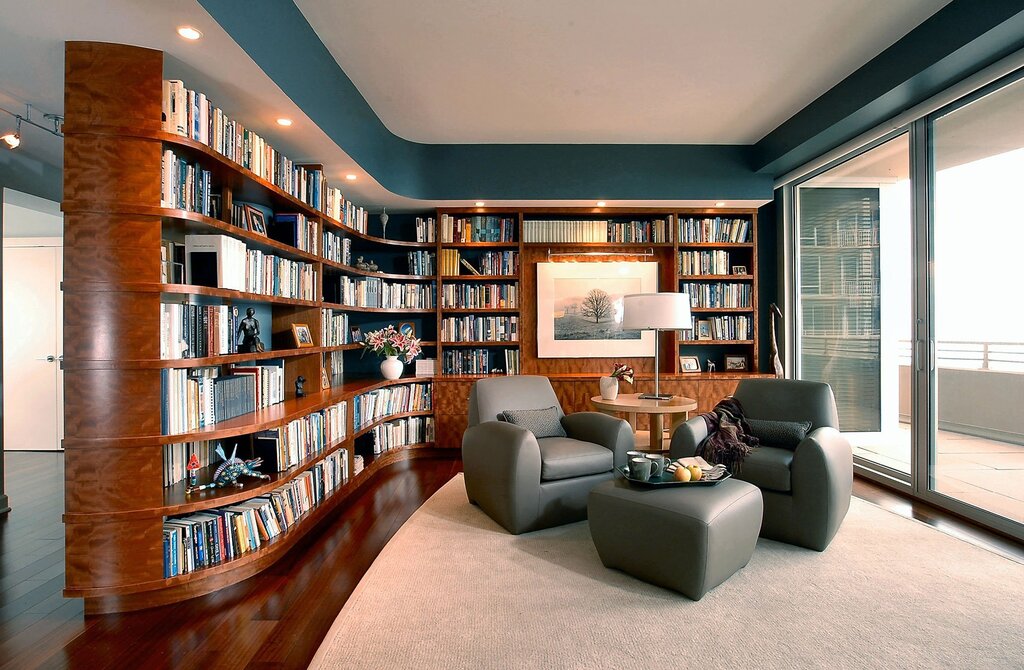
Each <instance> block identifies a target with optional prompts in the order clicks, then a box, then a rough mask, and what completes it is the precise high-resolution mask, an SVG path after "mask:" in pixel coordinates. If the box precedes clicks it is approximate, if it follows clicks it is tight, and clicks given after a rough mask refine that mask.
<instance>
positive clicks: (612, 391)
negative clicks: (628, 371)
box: [598, 377, 619, 400]
mask: <svg viewBox="0 0 1024 670" xmlns="http://www.w3.org/2000/svg"><path fill="white" fill-rule="evenodd" d="M598 384H599V385H600V387H601V399H602V400H615V399H616V398H618V397H619V380H618V379H617V378H616V377H601V379H600V380H598Z"/></svg>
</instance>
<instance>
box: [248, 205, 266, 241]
mask: <svg viewBox="0 0 1024 670" xmlns="http://www.w3.org/2000/svg"><path fill="white" fill-rule="evenodd" d="M245 224H246V226H248V228H249V230H250V231H251V232H253V233H256V234H257V235H263V236H264V237H266V236H267V219H266V217H265V216H264V215H263V212H261V211H260V210H258V209H256V208H255V207H253V206H252V205H246V206H245Z"/></svg>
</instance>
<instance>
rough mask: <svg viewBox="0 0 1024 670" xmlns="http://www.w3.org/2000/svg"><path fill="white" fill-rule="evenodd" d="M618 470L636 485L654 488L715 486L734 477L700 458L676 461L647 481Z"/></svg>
mask: <svg viewBox="0 0 1024 670" xmlns="http://www.w3.org/2000/svg"><path fill="white" fill-rule="evenodd" d="M618 470H619V474H621V475H622V476H623V477H625V478H626V479H628V480H629V481H631V482H633V483H635V484H640V485H641V486H653V487H663V486H714V485H715V484H717V483H719V482H724V481H725V480H726V479H729V478H730V477H731V476H732V475H731V474H730V473H729V471H728V470H727V469H726V468H725V466H724V465H711V464H710V463H708V462H707V461H705V460H704V459H703V458H701V457H700V456H695V457H691V458H679V459H676V460H675V461H672V462H671V463H669V464H668V465H667V466H666V467H665V471H664V472H663V473H661V474H660V475H656V476H652V477H651V478H650V479H648V480H647V481H640V480H639V479H634V478H633V477H630V476H629V468H627V467H622V468H618Z"/></svg>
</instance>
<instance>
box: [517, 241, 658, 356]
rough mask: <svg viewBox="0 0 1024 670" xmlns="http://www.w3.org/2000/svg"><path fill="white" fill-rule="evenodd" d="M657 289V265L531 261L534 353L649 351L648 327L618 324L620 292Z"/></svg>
mask: <svg viewBox="0 0 1024 670" xmlns="http://www.w3.org/2000/svg"><path fill="white" fill-rule="evenodd" d="M657 290H658V264H657V263H650V262H641V261H621V262H620V261H614V262H608V263H537V356H538V357H539V358H629V357H647V358H652V357H653V356H654V332H653V331H649V330H646V331H638V330H623V329H622V297H623V296H624V295H629V294H631V293H653V292H655V291H657Z"/></svg>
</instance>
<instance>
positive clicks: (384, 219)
mask: <svg viewBox="0 0 1024 670" xmlns="http://www.w3.org/2000/svg"><path fill="white" fill-rule="evenodd" d="M388 218H389V217H388V208H387V207H385V208H384V211H383V212H381V214H380V236H381V237H383V238H384V239H387V238H388Z"/></svg>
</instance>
